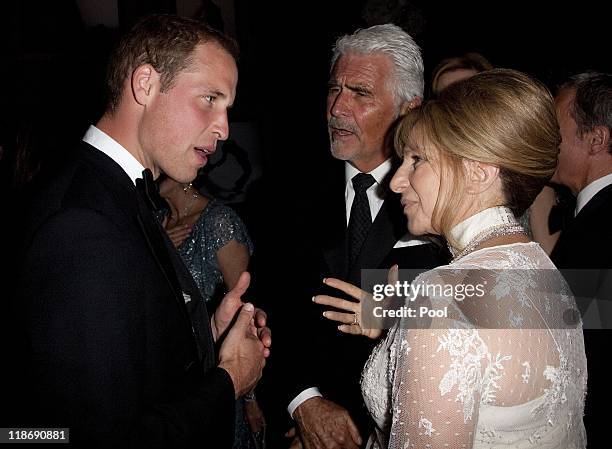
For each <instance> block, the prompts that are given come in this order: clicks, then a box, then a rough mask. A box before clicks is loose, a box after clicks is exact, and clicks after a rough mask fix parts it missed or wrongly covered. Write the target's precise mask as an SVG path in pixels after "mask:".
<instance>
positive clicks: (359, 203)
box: [348, 173, 376, 266]
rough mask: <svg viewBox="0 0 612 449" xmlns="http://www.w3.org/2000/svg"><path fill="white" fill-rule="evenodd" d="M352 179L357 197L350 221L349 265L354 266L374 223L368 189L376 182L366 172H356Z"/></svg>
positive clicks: (352, 207)
mask: <svg viewBox="0 0 612 449" xmlns="http://www.w3.org/2000/svg"><path fill="white" fill-rule="evenodd" d="M351 181H352V183H353V188H354V189H355V199H354V200H353V205H352V206H351V215H350V218H349V223H348V244H349V266H352V265H353V263H354V262H355V260H356V259H357V256H358V255H359V252H360V251H361V247H362V246H363V242H364V241H365V239H366V237H367V235H368V231H369V230H370V226H371V225H372V214H371V212H370V204H369V203H368V195H367V194H366V190H368V188H370V187H371V186H372V184H374V182H376V181H375V179H374V177H373V176H372V175H368V174H366V173H358V174H356V175H355V176H353V179H352V180H351Z"/></svg>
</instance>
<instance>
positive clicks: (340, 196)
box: [286, 163, 448, 440]
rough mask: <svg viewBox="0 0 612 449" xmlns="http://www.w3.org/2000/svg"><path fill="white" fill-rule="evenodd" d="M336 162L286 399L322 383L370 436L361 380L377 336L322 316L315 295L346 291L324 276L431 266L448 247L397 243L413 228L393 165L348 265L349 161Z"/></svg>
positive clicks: (355, 280)
mask: <svg viewBox="0 0 612 449" xmlns="http://www.w3.org/2000/svg"><path fill="white" fill-rule="evenodd" d="M337 165H338V167H336V168H337V169H336V170H330V172H329V173H328V174H327V177H323V176H322V177H321V178H320V180H321V181H322V182H320V184H319V186H320V187H321V192H320V193H319V196H318V197H317V199H318V202H317V209H318V210H317V211H316V212H315V213H313V216H314V217H315V222H316V223H318V224H319V225H320V226H319V227H318V228H316V224H313V228H312V229H313V232H312V237H313V238H314V239H316V240H317V241H315V242H312V249H313V251H314V252H315V253H316V254H315V255H314V256H312V260H318V261H319V262H318V267H319V269H318V270H317V269H316V267H317V265H316V264H315V265H314V267H315V269H313V270H312V274H313V276H312V277H311V279H310V282H311V283H310V290H309V292H308V295H305V296H307V297H306V298H304V299H303V301H304V303H305V304H306V305H305V308H306V309H307V312H303V313H302V314H301V315H302V316H303V317H304V319H305V320H306V322H308V325H307V327H306V328H307V329H308V331H307V336H306V338H305V341H303V342H302V343H303V344H302V346H301V348H300V349H299V350H297V351H296V352H295V358H294V359H293V360H292V364H293V369H292V370H291V371H290V374H288V375H287V376H288V378H289V379H290V384H291V385H290V386H289V387H288V389H287V391H288V395H287V396H286V400H287V401H290V400H292V399H293V398H294V397H295V396H297V395H298V394H299V393H300V392H301V391H303V390H304V389H306V388H309V387H318V388H319V389H320V391H321V393H322V394H323V396H324V397H325V398H326V399H329V400H331V401H334V402H336V403H337V404H339V405H341V406H342V407H345V408H346V409H347V410H348V411H349V412H350V414H351V416H352V417H353V419H354V420H355V422H356V424H357V425H358V427H359V429H360V432H361V434H362V436H363V437H364V440H365V439H367V436H368V434H369V431H370V426H369V424H368V423H369V420H370V418H369V414H368V412H367V410H366V408H365V406H364V404H363V399H362V395H361V389H360V384H359V382H360V377H361V371H362V369H363V366H364V364H365V362H366V360H367V358H368V356H369V355H370V353H371V352H372V349H373V347H374V345H375V344H376V343H377V342H375V341H372V340H369V339H367V338H365V337H361V336H354V335H347V334H343V333H341V332H340V331H338V330H337V323H334V322H331V321H329V320H327V319H325V318H323V317H322V316H321V312H322V311H323V310H326V309H328V307H321V306H318V305H316V304H312V303H311V302H310V296H312V295H314V294H330V295H333V296H341V292H339V291H338V290H332V289H327V288H326V287H325V286H324V285H323V284H322V279H323V278H324V277H335V278H339V279H342V280H345V281H348V282H350V283H352V284H355V285H358V286H359V285H361V270H362V269H383V268H384V269H388V268H390V267H391V266H392V265H394V264H396V263H397V264H398V265H399V267H400V268H420V269H428V268H433V267H435V266H438V265H440V264H443V263H446V262H447V261H448V259H447V258H446V257H447V256H446V253H445V251H444V250H441V249H440V248H439V247H437V246H436V245H435V244H433V243H430V244H426V245H419V246H409V247H403V248H396V249H394V248H393V247H394V245H395V244H396V243H397V241H398V240H399V239H400V238H401V237H403V236H404V235H405V234H406V233H407V232H408V230H407V222H406V218H405V216H404V214H403V211H402V206H401V204H400V199H399V195H396V194H394V193H393V192H391V191H390V190H389V189H388V182H389V180H390V178H391V176H392V175H393V173H394V172H395V170H392V171H391V173H390V174H389V176H388V178H387V179H386V180H385V182H384V185H382V186H379V187H380V188H382V189H384V195H385V201H384V203H383V205H382V207H381V209H380V211H379V212H378V214H377V216H376V219H375V221H374V222H373V223H372V227H371V228H370V231H369V233H368V236H367V238H366V241H365V243H364V244H363V247H362V249H361V252H360V254H359V256H358V257H357V260H356V262H355V264H354V266H353V267H349V266H348V251H347V249H348V247H347V245H348V243H347V240H348V239H347V236H346V212H345V210H346V205H345V200H344V192H345V185H346V184H345V175H344V163H342V164H337ZM315 229H316V230H315ZM385 280H386V278H385ZM294 340H295V339H294ZM287 404H288V402H287Z"/></svg>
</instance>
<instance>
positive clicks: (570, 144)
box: [551, 72, 612, 447]
mask: <svg viewBox="0 0 612 449" xmlns="http://www.w3.org/2000/svg"><path fill="white" fill-rule="evenodd" d="M556 105H557V118H558V120H559V126H560V128H561V136H562V138H563V140H562V142H561V147H560V152H559V165H558V167H557V171H556V172H555V175H554V177H553V181H554V182H557V183H560V184H562V185H564V186H566V187H568V188H569V189H570V190H571V192H572V194H573V195H574V196H576V207H575V210H574V211H573V212H574V213H573V219H572V220H571V221H570V222H569V223H568V224H567V226H566V227H565V228H564V229H563V231H562V232H561V236H560V237H559V240H558V241H557V244H556V245H555V248H554V250H553V252H552V254H551V259H552V261H553V262H554V263H555V265H556V266H557V267H558V268H559V269H563V270H566V272H567V276H568V281H569V283H570V286H571V287H572V289H573V290H574V294H575V295H576V296H577V297H578V298H579V301H580V302H579V305H581V311H582V312H583V313H584V314H585V315H584V316H585V321H586V318H587V312H588V311H589V310H598V312H599V318H600V320H601V323H593V325H592V326H590V328H587V329H585V333H584V337H585V344H586V350H587V360H588V362H589V363H588V370H589V392H590V393H591V394H589V395H588V396H587V402H586V409H585V419H584V422H585V425H586V428H587V434H588V435H589V438H590V441H593V442H597V443H599V444H602V445H605V443H604V441H607V439H608V431H607V427H608V420H607V418H606V410H607V409H608V407H609V405H610V400H611V395H610V394H609V393H608V392H609V389H608V382H609V376H608V367H607V363H606V360H607V359H608V354H609V346H610V336H609V330H608V329H610V328H612V307H611V306H610V304H612V287H611V283H612V282H611V281H612V280H611V276H610V269H611V268H612V258H611V257H610V253H611V252H612V144H611V142H612V139H611V138H610V133H611V132H612V74H609V73H596V72H588V73H580V74H578V75H575V76H573V77H572V78H570V79H569V80H568V81H567V82H566V83H565V84H563V85H562V86H561V88H560V89H559V91H558V93H557V96H556ZM581 303H582V304H581ZM588 315H590V314H588ZM600 324H601V325H600ZM601 327H603V329H601ZM593 447H596V446H593Z"/></svg>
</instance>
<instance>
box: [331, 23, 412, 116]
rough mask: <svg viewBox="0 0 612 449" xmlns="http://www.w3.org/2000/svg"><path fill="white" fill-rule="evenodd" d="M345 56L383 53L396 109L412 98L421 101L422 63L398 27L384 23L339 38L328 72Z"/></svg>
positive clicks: (409, 40) (409, 38)
mask: <svg viewBox="0 0 612 449" xmlns="http://www.w3.org/2000/svg"><path fill="white" fill-rule="evenodd" d="M347 53H359V54H364V55H368V54H372V53H382V54H385V55H387V56H389V58H390V59H391V61H392V63H393V68H394V70H393V72H394V73H393V76H392V77H391V82H392V85H391V86H389V87H390V88H391V90H392V91H393V94H394V96H395V102H396V105H397V106H398V107H399V105H400V104H401V103H402V102H403V101H410V100H412V99H413V98H414V97H421V98H423V85H424V80H423V59H422V58H421V50H420V49H419V46H418V45H417V44H416V43H415V42H414V40H413V39H412V37H410V35H409V34H408V33H406V32H405V31H404V30H402V29H401V28H400V27H398V26H397V25H393V24H391V23H387V24H384V25H374V26H372V27H370V28H363V29H359V30H357V31H355V32H354V33H353V34H347V35H344V36H342V37H340V38H339V39H338V40H337V41H336V44H335V45H334V48H333V55H332V59H331V70H333V68H334V66H335V65H336V62H337V61H338V59H339V58H340V57H341V56H342V55H344V54H347Z"/></svg>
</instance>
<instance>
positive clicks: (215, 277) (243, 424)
mask: <svg viewBox="0 0 612 449" xmlns="http://www.w3.org/2000/svg"><path fill="white" fill-rule="evenodd" d="M160 193H161V195H162V196H163V197H164V198H165V199H166V200H167V201H168V203H169V205H170V209H171V213H170V215H169V216H168V217H167V218H166V219H165V220H164V223H163V224H164V227H165V229H166V231H167V232H168V236H169V237H170V239H171V240H172V243H173V244H174V245H175V247H176V248H177V250H178V252H179V254H180V255H181V257H182V258H183V261H184V262H185V265H186V266H187V268H188V269H189V272H190V273H191V275H192V276H193V279H194V280H195V282H196V284H197V285H198V288H199V289H200V293H201V294H202V297H203V298H204V300H205V301H206V302H209V301H214V300H215V299H219V298H221V297H222V296H223V294H224V292H226V291H229V290H230V289H231V288H232V287H233V286H234V284H235V283H236V282H237V281H238V278H239V277H240V274H241V273H242V272H243V271H246V270H247V267H248V264H249V259H250V256H251V254H252V253H253V244H252V242H251V239H250V238H249V235H248V233H247V229H246V227H245V225H244V223H243V222H242V220H241V219H240V217H239V216H238V214H236V212H235V211H234V210H233V209H231V208H230V207H228V206H225V205H224V204H222V203H221V202H219V201H218V200H216V199H214V198H209V197H207V196H205V195H202V194H201V193H200V192H199V191H198V189H197V188H196V187H195V186H194V185H192V184H187V185H184V184H181V183H178V182H176V181H174V180H173V179H170V178H167V177H166V178H164V179H163V180H162V181H161V183H160ZM263 426H264V420H263V415H262V414H261V411H260V409H259V407H258V406H257V403H256V402H255V400H254V396H252V395H251V396H249V397H243V398H240V399H238V401H237V402H236V427H235V429H236V430H235V439H234V446H233V448H234V449H258V447H260V446H261V442H262V441H261V436H262V430H263ZM258 440H259V441H258Z"/></svg>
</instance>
